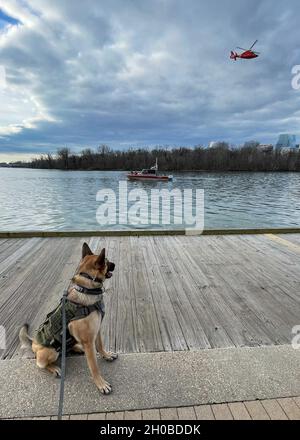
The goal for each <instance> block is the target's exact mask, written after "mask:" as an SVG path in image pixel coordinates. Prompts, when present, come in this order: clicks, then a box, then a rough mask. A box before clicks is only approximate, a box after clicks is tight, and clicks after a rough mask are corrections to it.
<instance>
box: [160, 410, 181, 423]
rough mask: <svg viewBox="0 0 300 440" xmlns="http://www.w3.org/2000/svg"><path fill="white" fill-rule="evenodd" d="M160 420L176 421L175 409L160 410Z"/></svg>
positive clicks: (176, 413)
mask: <svg viewBox="0 0 300 440" xmlns="http://www.w3.org/2000/svg"><path fill="white" fill-rule="evenodd" d="M160 420H178V412H177V409H176V408H162V409H161V410H160Z"/></svg>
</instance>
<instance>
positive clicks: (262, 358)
mask: <svg viewBox="0 0 300 440" xmlns="http://www.w3.org/2000/svg"><path fill="white" fill-rule="evenodd" d="M299 362H300V352H299V350H294V349H293V348H292V347H291V346H288V345H286V346H273V347H253V348H246V347H245V348H236V347H235V348H231V349H230V348H229V349H213V350H201V351H195V352H193V351H189V352H172V353H168V352H165V353H144V354H141V353H140V354H127V355H121V356H120V358H119V359H118V360H117V361H116V362H114V363H112V364H110V363H106V362H104V361H103V360H99V364H100V365H101V368H102V370H103V374H104V377H105V378H106V379H107V380H109V381H110V382H111V383H112V384H113V390H114V392H113V393H112V394H111V395H109V396H103V395H101V394H100V393H99V392H98V390H97V388H96V387H95V385H94V384H93V383H92V381H91V379H90V377H89V372H88V369H87V365H86V361H85V359H84V357H76V358H69V359H68V362H67V379H66V385H65V399H64V411H65V414H68V415H70V414H71V415H74V414H94V413H112V412H117V413H122V414H124V415H123V416H124V417H125V411H130V410H137V409H139V410H155V409H156V410H157V408H166V409H168V408H171V407H178V408H179V407H199V406H200V405H207V404H209V405H211V404H215V403H218V404H221V403H224V402H226V403H227V402H246V401H254V400H257V399H259V400H269V399H277V398H287V397H288V398H290V397H294V396H300V382H299V375H298V372H299ZM0 381H1V388H0V401H1V406H0V417H1V418H19V417H36V416H47V417H49V416H54V415H55V414H57V404H58V392H59V380H57V379H55V378H54V377H52V376H50V375H49V373H47V372H44V371H40V370H38V369H37V367H36V366H35V363H34V360H29V359H14V360H5V361H1V362H0ZM286 402H288V401H286ZM290 402H292V400H290ZM277 403H278V402H277ZM245 405H246V404H245ZM202 408H204V407H202ZM212 408H213V409H214V411H215V412H216V411H218V406H213V407H212ZM220 408H221V407H220ZM228 408H229V409H230V411H231V412H230V413H231V414H232V415H233V411H234V408H236V411H238V408H240V410H241V411H243V412H244V410H243V409H241V408H244V406H237V404H236V403H235V404H233V406H232V405H229V407H228ZM247 408H248V407H247ZM223 410H224V409H223ZM254 410H255V408H254V409H253V411H254ZM180 411H181V410H177V414H178V416H179V415H180ZM189 411H192V413H193V411H194V410H191V409H190V410H189ZM199 411H200V410H199ZM247 411H248V409H247ZM249 411H250V410H249ZM249 411H248V412H249ZM164 413H165V410H163V409H162V410H161V412H160V414H164ZM244 413H245V412H244ZM126 414H127V412H126ZM145 414H151V413H148V412H145ZM156 414H158V413H157V411H156ZM216 414H217V413H216ZM245 414H246V413H245ZM84 417H86V416H84ZM108 417H110V416H108Z"/></svg>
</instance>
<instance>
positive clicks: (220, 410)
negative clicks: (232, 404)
mask: <svg viewBox="0 0 300 440" xmlns="http://www.w3.org/2000/svg"><path fill="white" fill-rule="evenodd" d="M211 408H212V411H213V413H214V416H215V419H216V420H233V417H232V414H231V412H230V409H229V407H228V405H227V403H221V404H215V405H212V406H211Z"/></svg>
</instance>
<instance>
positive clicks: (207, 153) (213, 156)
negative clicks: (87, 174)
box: [10, 142, 300, 171]
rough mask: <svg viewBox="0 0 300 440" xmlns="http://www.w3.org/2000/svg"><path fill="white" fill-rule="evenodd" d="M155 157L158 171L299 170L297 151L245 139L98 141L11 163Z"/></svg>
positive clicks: (65, 165)
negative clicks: (235, 142)
mask: <svg viewBox="0 0 300 440" xmlns="http://www.w3.org/2000/svg"><path fill="white" fill-rule="evenodd" d="M156 158H157V159H158V164H159V169H160V170H162V171H300V152H299V151H298V150H295V151H287V152H285V153H283V151H280V150H272V151H264V150H262V149H261V148H260V147H259V144H258V143H255V142H248V143H246V144H245V145H244V146H243V147H240V148H230V146H229V145H228V144H227V143H224V142H223V143H219V144H218V145H216V146H214V147H213V148H205V147H202V146H196V147H194V148H188V147H177V148H172V149H169V148H163V147H157V148H153V149H147V148H140V149H129V150H126V151H122V150H114V149H111V148H109V147H108V146H107V145H101V146H100V147H99V148H98V149H97V150H92V149H90V148H87V149H84V150H82V151H81V153H79V154H75V153H72V152H71V150H70V149H69V148H60V149H58V150H57V153H56V154H54V155H53V154H50V153H49V154H45V155H41V156H40V157H39V158H35V159H32V160H31V161H30V162H15V163H14V164H10V166H14V167H27V168H39V169H59V170H101V171H104V170H107V171H108V170H124V171H130V170H140V169H142V168H149V167H150V166H152V165H154V164H155V161H156Z"/></svg>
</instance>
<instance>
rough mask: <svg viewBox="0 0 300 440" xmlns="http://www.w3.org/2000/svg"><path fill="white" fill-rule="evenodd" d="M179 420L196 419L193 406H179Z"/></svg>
mask: <svg viewBox="0 0 300 440" xmlns="http://www.w3.org/2000/svg"><path fill="white" fill-rule="evenodd" d="M177 412H178V420H196V413H195V410H194V407H193V406H187V407H181V408H177Z"/></svg>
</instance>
